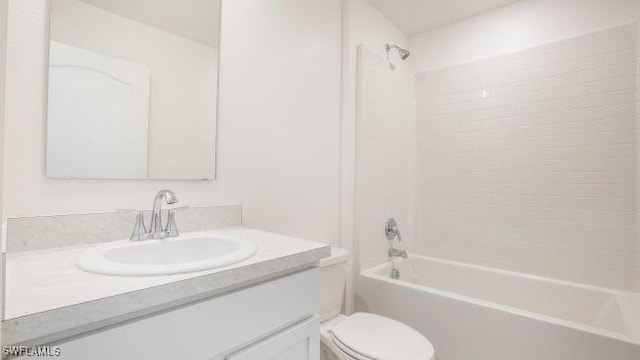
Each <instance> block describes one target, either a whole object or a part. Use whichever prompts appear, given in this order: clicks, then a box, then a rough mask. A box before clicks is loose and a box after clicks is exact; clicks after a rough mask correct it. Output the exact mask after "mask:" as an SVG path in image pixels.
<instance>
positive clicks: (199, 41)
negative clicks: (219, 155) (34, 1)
mask: <svg viewBox="0 0 640 360" xmlns="http://www.w3.org/2000/svg"><path fill="white" fill-rule="evenodd" d="M50 4H51V5H50V7H51V25H50V28H51V30H50V49H49V59H50V61H49V96H48V114H47V115H48V116H47V119H48V120H47V154H46V157H47V176H48V177H50V178H66V179H76V178H80V179H94V178H95V179H181V180H201V179H213V178H215V142H216V113H217V109H216V107H217V106H216V105H217V89H218V85H217V84H218V49H219V47H218V43H219V22H220V21H219V19H220V0H189V1H183V0H51V1H50Z"/></svg>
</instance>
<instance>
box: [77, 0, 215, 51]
mask: <svg viewBox="0 0 640 360" xmlns="http://www.w3.org/2000/svg"><path fill="white" fill-rule="evenodd" d="M81 1H82V2H85V3H87V4H90V5H93V6H96V7H99V8H101V9H103V10H107V11H109V12H112V13H115V14H118V15H120V16H124V17H127V18H130V19H134V20H136V21H139V22H141V23H144V24H147V25H149V26H153V27H155V28H158V29H161V30H164V31H167V32H170V33H174V34H176V35H179V36H182V37H184V38H187V39H189V40H193V41H196V42H199V43H201V44H204V45H207V46H211V47H214V48H217V47H218V32H219V18H220V0H189V1H184V0H81Z"/></svg>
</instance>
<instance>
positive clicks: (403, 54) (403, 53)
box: [384, 44, 411, 61]
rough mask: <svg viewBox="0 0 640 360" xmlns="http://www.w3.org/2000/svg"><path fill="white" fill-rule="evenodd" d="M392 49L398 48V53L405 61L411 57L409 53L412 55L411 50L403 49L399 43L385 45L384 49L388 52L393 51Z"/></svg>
mask: <svg viewBox="0 0 640 360" xmlns="http://www.w3.org/2000/svg"><path fill="white" fill-rule="evenodd" d="M391 49H398V55H400V59H401V60H404V61H406V60H407V59H408V58H409V55H411V53H410V52H409V50H407V49H403V48H401V47H400V46H398V45H389V44H385V45H384V50H385V51H386V52H387V54H388V53H389V52H390V51H391Z"/></svg>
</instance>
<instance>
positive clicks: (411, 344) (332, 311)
mask: <svg viewBox="0 0 640 360" xmlns="http://www.w3.org/2000/svg"><path fill="white" fill-rule="evenodd" d="M348 256H349V253H348V252H347V251H346V250H344V249H339V248H332V249H331V257H329V258H327V259H324V260H322V261H321V262H320V277H321V281H322V299H321V309H320V321H321V325H320V340H321V355H320V359H321V360H434V358H435V357H434V356H435V355H434V354H435V352H434V349H433V346H432V345H431V343H430V342H429V340H428V339H427V338H425V337H424V336H422V335H421V334H420V333H419V332H417V331H415V330H414V329H412V328H411V327H409V326H407V325H405V324H403V323H401V322H399V321H396V320H393V319H390V318H387V317H384V316H380V315H376V314H369V313H363V312H359V313H355V314H353V315H350V316H347V315H344V314H341V310H342V306H343V303H344V293H345V286H346V261H347V259H348Z"/></svg>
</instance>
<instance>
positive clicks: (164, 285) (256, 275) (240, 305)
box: [2, 227, 330, 360]
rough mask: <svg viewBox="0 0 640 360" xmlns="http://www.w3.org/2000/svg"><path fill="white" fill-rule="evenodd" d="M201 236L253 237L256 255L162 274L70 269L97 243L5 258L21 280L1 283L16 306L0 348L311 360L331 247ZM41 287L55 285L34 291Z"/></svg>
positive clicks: (252, 233) (97, 355) (241, 233)
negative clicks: (323, 264) (322, 266)
mask: <svg viewBox="0 0 640 360" xmlns="http://www.w3.org/2000/svg"><path fill="white" fill-rule="evenodd" d="M206 233H207V234H209V235H210V236H220V237H227V238H236V239H243V240H247V241H251V242H252V243H253V244H255V246H256V252H255V254H254V255H253V256H251V257H250V258H248V259H246V260H243V261H241V262H238V263H235V264H232V265H229V266H224V267H219V268H215V269H210V270H206V271H198V272H191V273H184V274H174V275H161V276H113V275H103V274H95V273H91V272H87V271H83V270H81V269H80V268H78V267H77V266H75V265H74V261H73V259H77V258H78V257H79V256H80V255H81V254H82V253H84V252H86V251H87V249H91V248H93V247H96V246H100V245H95V244H92V245H86V246H79V247H78V246H76V247H71V248H66V249H54V250H50V251H38V252H30V253H26V254H15V255H14V256H12V255H11V254H9V257H12V258H11V259H10V261H9V262H8V265H9V266H11V267H12V268H11V269H9V271H10V273H14V274H23V275H22V276H23V277H22V278H21V279H20V281H14V282H10V283H9V284H7V285H8V290H9V291H8V293H7V294H8V296H10V298H9V300H10V302H9V304H15V306H13V307H11V308H9V312H8V314H7V315H8V319H7V320H5V321H4V322H3V329H2V334H3V345H27V346H40V345H51V346H59V347H60V351H61V356H62V357H61V358H62V359H86V358H87V356H89V355H90V356H91V359H97V360H100V359H105V360H110V359H216V360H217V359H233V360H241V359H242V360H245V359H246V360H251V359H261V360H265V359H278V360H280V359H282V360H288V359H291V360H293V359H295V360H304V359H317V357H318V354H319V340H318V336H319V320H318V311H319V299H320V294H319V291H320V279H319V274H318V269H317V264H318V261H319V260H320V259H322V258H324V257H327V256H329V253H330V250H329V247H328V246H327V245H325V244H321V243H316V242H311V241H305V240H301V239H296V238H291V237H287V236H283V235H277V234H272V233H268V232H264V231H258V230H253V229H247V228H243V227H233V228H224V229H219V230H213V231H209V232H206ZM52 282H55V285H56V286H55V287H51V283H52ZM45 283H49V284H50V287H49V288H50V289H53V288H55V289H56V290H55V291H52V292H50V293H48V294H46V295H44V294H42V293H38V291H41V289H42V288H43V287H42V284H45ZM20 284H29V285H30V286H21V285H20ZM79 288H84V289H85V290H95V291H82V292H79V291H77V289H79ZM74 289H75V291H74ZM11 297H12V298H11ZM27 299H31V300H30V301H27Z"/></svg>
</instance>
